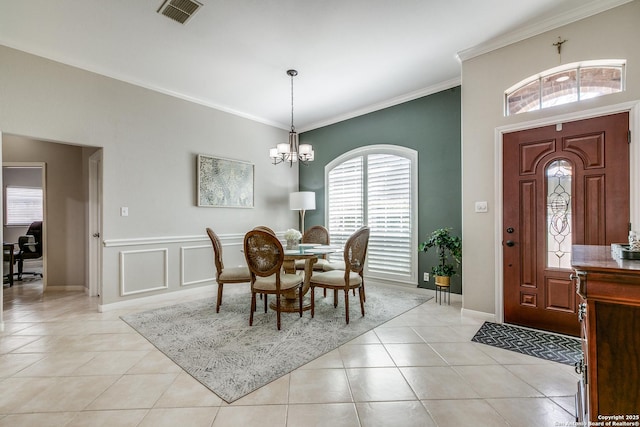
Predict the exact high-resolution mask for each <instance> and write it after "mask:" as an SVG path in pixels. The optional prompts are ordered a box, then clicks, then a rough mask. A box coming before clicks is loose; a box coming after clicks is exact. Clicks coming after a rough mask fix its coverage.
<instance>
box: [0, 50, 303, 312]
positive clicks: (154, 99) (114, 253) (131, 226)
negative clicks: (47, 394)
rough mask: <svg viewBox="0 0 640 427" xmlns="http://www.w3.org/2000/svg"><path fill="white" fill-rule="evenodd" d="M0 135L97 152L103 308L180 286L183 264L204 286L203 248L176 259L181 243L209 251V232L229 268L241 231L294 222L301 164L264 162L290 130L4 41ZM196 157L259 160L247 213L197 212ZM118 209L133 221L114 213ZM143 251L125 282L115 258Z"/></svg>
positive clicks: (130, 260) (131, 258) (133, 258)
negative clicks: (125, 290) (222, 245)
mask: <svg viewBox="0 0 640 427" xmlns="http://www.w3.org/2000/svg"><path fill="white" fill-rule="evenodd" d="M220 84H225V83H224V82H220ZM0 131H1V132H2V133H3V135H7V134H13V135H24V136H28V137H30V138H34V139H40V140H48V141H58V142H65V143H70V144H78V145H85V146H91V147H103V148H104V151H103V183H104V184H103V238H104V240H105V243H106V245H105V248H104V252H103V292H102V294H101V298H102V303H103V304H109V303H113V302H118V301H122V300H125V299H128V298H133V297H136V296H140V295H153V294H155V293H162V292H167V291H173V290H178V289H180V288H181V286H180V285H181V283H182V282H181V277H182V275H183V274H182V273H185V272H184V271H183V270H181V268H182V269H184V268H189V266H191V267H192V270H193V269H195V270H196V272H197V273H198V274H197V277H189V278H188V280H186V281H187V282H197V281H198V280H201V279H206V278H207V274H208V272H209V270H207V271H205V269H204V267H202V266H197V267H194V266H193V264H194V262H193V259H191V260H190V259H188V257H189V256H190V255H191V254H195V255H194V257H195V259H200V258H202V255H201V254H198V251H199V250H200V251H201V250H208V249H205V248H202V249H192V250H189V249H187V250H186V255H184V258H183V254H185V250H183V248H188V247H192V246H203V245H204V246H206V245H208V244H209V243H208V241H207V240H205V236H206V235H205V231H204V230H205V227H207V226H210V227H212V228H213V229H215V230H216V231H217V232H218V233H220V234H221V235H222V237H224V239H223V241H225V242H227V243H228V244H230V245H232V246H229V249H228V250H227V253H228V255H229V256H231V257H233V259H234V261H232V262H231V263H229V262H227V264H230V265H234V264H235V263H237V262H238V260H239V261H241V260H242V256H241V254H240V252H239V246H238V242H239V241H240V240H241V238H242V236H243V235H244V233H245V232H246V231H247V230H248V229H250V228H252V227H254V226H255V225H258V224H266V225H269V226H270V227H271V228H273V229H275V230H277V231H282V230H285V229H287V228H289V227H292V226H295V224H296V223H297V216H296V215H297V213H296V212H293V211H290V210H289V207H288V194H289V193H290V192H291V191H294V190H297V187H298V177H297V176H298V173H297V169H296V168H288V167H283V166H279V167H275V166H273V165H271V164H270V161H269V157H268V149H269V147H272V146H274V145H275V144H276V143H278V142H282V141H285V140H286V138H287V131H286V130H282V129H277V128H274V127H270V126H267V125H264V124H260V123H257V122H253V121H250V120H247V119H244V118H240V117H237V116H233V115H231V114H227V113H224V112H220V111H218V110H214V109H211V108H208V107H204V106H201V105H197V104H194V103H190V102H187V101H183V100H180V99H177V98H173V97H170V96H167V95H163V94H159V93H156V92H153V91H150V90H147V89H143V88H140V87H137V86H133V85H130V84H127V83H123V82H120V81H116V80H114V79H110V78H106V77H103V76H99V75H97V74H93V73H90V72H86V71H83V70H80V69H77V68H73V67H70V66H66V65H62V64H59V63H56V62H53V61H49V60H46V59H43V58H40V57H36V56H33V55H30V54H26V53H23V52H20V51H16V50H13V49H10V48H6V47H2V46H0ZM198 153H202V154H209V155H214V156H219V157H225V158H230V159H241V160H246V161H249V162H252V163H254V165H255V188H254V194H255V201H254V208H253V209H233V208H199V207H196V203H195V198H196V195H195V193H196V180H195V177H196V171H195V165H196V155H197V154H198ZM121 206H126V207H128V208H129V216H128V217H121V216H120V215H119V212H120V207H121ZM233 245H235V246H233ZM140 250H152V252H149V253H148V254H147V255H148V256H147V255H144V254H146V253H142V252H137V253H135V254H128V255H125V256H124V258H125V260H126V269H125V271H124V276H123V274H122V273H123V271H122V270H121V252H123V251H140ZM165 253H166V261H165V258H164V254H165ZM161 255H162V256H161ZM225 255H226V254H225ZM207 268H212V267H211V265H209V266H208V267H207ZM186 273H187V276H188V275H189V273H190V272H189V271H187V272H186ZM127 274H129V275H130V276H126V275H127ZM121 277H125V278H127V280H128V283H129V285H130V286H131V287H132V288H134V289H136V290H140V289H142V290H146V289H151V288H154V287H155V286H156V285H157V284H158V281H160V282H162V283H164V284H166V285H167V289H163V290H158V291H151V292H143V293H141V294H134V295H132V296H130V297H122V296H121V295H120V289H121ZM208 277H209V279H211V276H208ZM134 281H135V283H134ZM202 283H212V281H211V280H209V281H208V282H202Z"/></svg>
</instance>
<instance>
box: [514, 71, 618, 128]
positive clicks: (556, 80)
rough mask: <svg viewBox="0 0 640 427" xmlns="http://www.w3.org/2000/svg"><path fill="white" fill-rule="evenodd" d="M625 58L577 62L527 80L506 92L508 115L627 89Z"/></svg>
mask: <svg viewBox="0 0 640 427" xmlns="http://www.w3.org/2000/svg"><path fill="white" fill-rule="evenodd" d="M624 67H625V61H624V60H601V61H587V62H574V63H572V64H567V65H563V66H561V67H555V68H552V69H550V70H546V71H543V72H542V73H540V74H536V75H535V76H531V77H529V78H527V79H524V80H522V81H520V82H518V83H516V84H515V85H513V86H512V87H510V88H509V89H507V90H506V92H505V115H507V116H510V115H513V114H520V113H526V112H528V111H535V110H541V109H543V108H549V107H553V106H555V105H562V104H567V103H570V102H577V101H580V100H583V99H589V98H595V97H598V96H602V95H608V94H610V93H616V92H622V91H623V90H624V77H625V73H624Z"/></svg>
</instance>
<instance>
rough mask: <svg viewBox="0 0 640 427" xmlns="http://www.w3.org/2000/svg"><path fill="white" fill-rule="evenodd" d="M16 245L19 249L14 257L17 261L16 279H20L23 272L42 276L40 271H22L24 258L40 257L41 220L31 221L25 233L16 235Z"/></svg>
mask: <svg viewBox="0 0 640 427" xmlns="http://www.w3.org/2000/svg"><path fill="white" fill-rule="evenodd" d="M18 247H19V249H20V251H19V252H18V254H17V255H16V257H15V259H16V261H17V263H18V280H22V276H23V275H25V274H29V275H32V276H40V277H42V273H38V272H35V271H23V267H24V260H25V259H38V258H42V221H34V222H32V223H31V225H30V226H29V229H28V230H27V233H26V235H24V236H20V237H18Z"/></svg>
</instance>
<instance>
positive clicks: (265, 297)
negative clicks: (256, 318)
mask: <svg viewBox="0 0 640 427" xmlns="http://www.w3.org/2000/svg"><path fill="white" fill-rule="evenodd" d="M264 312H265V313H266V312H267V294H264Z"/></svg>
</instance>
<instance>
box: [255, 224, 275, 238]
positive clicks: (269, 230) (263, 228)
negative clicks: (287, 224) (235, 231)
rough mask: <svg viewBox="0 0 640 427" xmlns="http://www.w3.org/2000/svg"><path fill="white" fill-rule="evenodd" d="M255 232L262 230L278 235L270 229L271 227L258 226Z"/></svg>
mask: <svg viewBox="0 0 640 427" xmlns="http://www.w3.org/2000/svg"><path fill="white" fill-rule="evenodd" d="M253 229H254V230H262V231H266V232H267V233H271V234H273V235H274V236H275V235H276V232H275V231H273V230H272V229H270V228H269V227H267V226H266V225H258V226H256V227H253Z"/></svg>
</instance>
